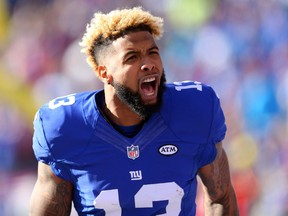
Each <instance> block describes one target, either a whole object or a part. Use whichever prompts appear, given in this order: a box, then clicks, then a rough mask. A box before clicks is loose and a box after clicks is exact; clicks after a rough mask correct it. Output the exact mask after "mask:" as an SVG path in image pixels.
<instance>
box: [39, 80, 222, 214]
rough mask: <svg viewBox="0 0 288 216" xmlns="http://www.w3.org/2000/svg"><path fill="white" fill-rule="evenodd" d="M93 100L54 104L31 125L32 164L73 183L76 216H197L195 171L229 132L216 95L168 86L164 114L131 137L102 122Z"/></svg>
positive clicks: (191, 85) (196, 86)
mask: <svg viewBox="0 0 288 216" xmlns="http://www.w3.org/2000/svg"><path fill="white" fill-rule="evenodd" d="M97 94H103V90H100V91H95V92H85V93H79V94H72V95H68V96H65V97H60V98H56V99H54V100H52V101H50V102H49V103H47V104H46V105H44V106H43V107H42V108H41V109H40V110H39V111H38V113H37V115H36V117H35V121H34V129H35V132H34V137H33V149H34V152H35V155H36V158H37V160H39V161H41V162H43V163H45V164H49V165H50V166H51V168H52V170H53V172H54V173H55V175H56V176H58V177H60V178H62V179H65V180H67V181H69V182H71V183H72V184H73V186H74V192H73V203H74V207H75V209H76V210H77V212H78V214H79V215H108V216H121V215H123V216H131V215H135V216H136V215H137V216H148V215H171V216H175V215H182V216H184V215H185V216H193V215H195V212H196V204H195V197H196V189H197V179H196V176H197V172H198V169H199V168H200V167H203V166H204V165H207V164H209V163H211V162H212V161H213V160H214V159H215V157H216V148H215V144H216V143H218V142H220V141H221V140H222V139H224V136H225V133H226V126H225V120H224V115H223V112H222V109H221V107H220V102H219V98H218V97H217V96H216V94H215V92H214V91H213V89H212V88H211V87H209V86H205V85H202V84H201V83H199V82H177V83H176V82H175V83H173V84H167V89H166V91H165V93H164V95H163V106H162V108H161V110H160V111H159V112H157V113H154V114H153V115H152V116H151V117H150V119H149V120H148V121H147V122H145V124H144V125H143V127H142V128H141V130H140V131H139V132H138V133H137V135H136V136H134V137H132V138H129V137H126V136H124V135H122V134H121V133H119V132H118V131H117V130H115V129H114V128H113V126H111V125H110V124H109V123H108V122H107V121H106V120H105V118H104V117H103V116H102V114H101V112H100V111H99V109H98V107H97V103H96V101H95V97H96V95H97Z"/></svg>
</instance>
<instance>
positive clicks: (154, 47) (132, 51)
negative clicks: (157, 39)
mask: <svg viewBox="0 0 288 216" xmlns="http://www.w3.org/2000/svg"><path fill="white" fill-rule="evenodd" d="M151 50H158V51H159V47H158V46H156V45H154V46H152V47H150V48H149V49H148V50H147V51H151ZM136 53H140V51H137V50H129V51H128V52H127V53H125V55H124V57H126V56H128V55H132V54H136Z"/></svg>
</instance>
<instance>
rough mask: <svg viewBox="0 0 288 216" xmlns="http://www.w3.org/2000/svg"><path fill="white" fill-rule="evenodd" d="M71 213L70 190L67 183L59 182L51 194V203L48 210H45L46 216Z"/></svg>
mask: <svg viewBox="0 0 288 216" xmlns="http://www.w3.org/2000/svg"><path fill="white" fill-rule="evenodd" d="M70 212H71V190H69V186H68V184H67V182H65V181H62V182H60V183H59V184H58V185H57V187H56V191H55V192H54V194H53V201H52V202H51V203H50V206H49V208H48V209H47V214H48V215H51V216H52V215H55V216H56V215H57V216H60V215H61V216H62V215H63V216H64V215H69V214H70Z"/></svg>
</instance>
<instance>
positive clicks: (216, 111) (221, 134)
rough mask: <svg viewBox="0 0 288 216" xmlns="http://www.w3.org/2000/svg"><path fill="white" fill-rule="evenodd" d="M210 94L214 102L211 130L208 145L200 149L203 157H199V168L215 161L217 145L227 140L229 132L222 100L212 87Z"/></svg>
mask: <svg viewBox="0 0 288 216" xmlns="http://www.w3.org/2000/svg"><path fill="white" fill-rule="evenodd" d="M210 92H211V94H210V95H211V96H210V97H211V100H212V104H211V105H212V107H211V110H212V118H211V129H210V134H209V137H208V141H207V144H206V145H205V146H203V148H200V152H201V157H199V159H200V160H199V167H202V166H205V165H207V164H209V163H211V162H213V161H214V159H215V157H216V154H217V150H216V147H215V145H216V144H217V143H219V142H221V141H222V140H223V139H224V138H225V134H226V130H227V127H226V124H225V116H224V113H223V110H222V108H221V104H220V99H219V97H218V96H217V95H216V93H215V91H214V90H213V89H212V88H211V87H210Z"/></svg>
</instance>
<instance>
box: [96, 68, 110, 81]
mask: <svg viewBox="0 0 288 216" xmlns="http://www.w3.org/2000/svg"><path fill="white" fill-rule="evenodd" d="M96 73H97V76H98V77H99V79H100V80H101V81H102V82H103V83H104V84H110V83H111V82H112V76H111V75H110V74H108V72H107V68H106V66H104V65H99V66H98V68H97V71H96Z"/></svg>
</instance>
